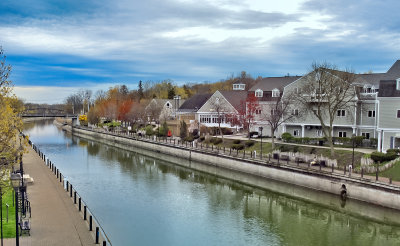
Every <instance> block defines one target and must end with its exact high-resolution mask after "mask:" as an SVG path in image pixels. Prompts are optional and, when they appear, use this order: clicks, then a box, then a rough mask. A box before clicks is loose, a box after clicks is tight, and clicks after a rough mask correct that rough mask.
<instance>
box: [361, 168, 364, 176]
mask: <svg viewBox="0 0 400 246" xmlns="http://www.w3.org/2000/svg"><path fill="white" fill-rule="evenodd" d="M363 177H364V168H363V167H362V168H361V178H363Z"/></svg>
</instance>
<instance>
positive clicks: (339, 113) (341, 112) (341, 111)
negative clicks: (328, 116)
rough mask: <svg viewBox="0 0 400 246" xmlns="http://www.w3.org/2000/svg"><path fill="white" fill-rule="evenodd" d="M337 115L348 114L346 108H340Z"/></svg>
mask: <svg viewBox="0 0 400 246" xmlns="http://www.w3.org/2000/svg"><path fill="white" fill-rule="evenodd" d="M337 116H339V117H344V116H346V110H344V109H339V110H338V111H337Z"/></svg>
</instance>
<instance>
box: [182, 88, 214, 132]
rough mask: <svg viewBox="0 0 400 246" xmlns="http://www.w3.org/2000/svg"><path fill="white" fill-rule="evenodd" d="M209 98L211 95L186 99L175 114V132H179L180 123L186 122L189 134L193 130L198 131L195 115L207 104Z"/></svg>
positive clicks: (198, 126) (198, 95) (198, 125)
mask: <svg viewBox="0 0 400 246" xmlns="http://www.w3.org/2000/svg"><path fill="white" fill-rule="evenodd" d="M211 96H212V94H211V93H206V94H196V95H194V96H192V97H191V98H188V99H186V101H185V102H184V103H183V104H182V105H181V106H180V107H179V109H178V110H177V112H176V114H177V120H178V122H177V123H176V125H177V127H176V128H177V129H176V132H179V131H178V126H179V124H180V121H185V122H186V124H187V125H188V130H189V132H193V130H194V129H200V124H199V122H198V121H196V113H197V111H198V110H199V109H200V108H201V107H202V106H203V105H204V104H205V103H206V102H207V100H208V99H210V97H211Z"/></svg>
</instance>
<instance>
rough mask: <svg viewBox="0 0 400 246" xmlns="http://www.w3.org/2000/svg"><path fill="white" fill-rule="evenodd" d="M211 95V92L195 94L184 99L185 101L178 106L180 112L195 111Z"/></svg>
mask: <svg viewBox="0 0 400 246" xmlns="http://www.w3.org/2000/svg"><path fill="white" fill-rule="evenodd" d="M211 96H212V94H196V95H194V96H192V97H191V98H188V99H186V100H185V102H184V103H183V104H182V105H181V106H180V107H179V109H178V111H180V112H196V111H197V110H199V109H200V108H201V107H202V106H203V105H204V103H206V102H207V100H208V99H209V98H210V97H211Z"/></svg>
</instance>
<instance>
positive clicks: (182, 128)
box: [180, 120, 188, 139]
mask: <svg viewBox="0 0 400 246" xmlns="http://www.w3.org/2000/svg"><path fill="white" fill-rule="evenodd" d="M187 131H188V128H187V124H186V122H185V121H183V120H182V121H181V123H180V137H181V138H182V139H184V138H185V137H186V136H187Z"/></svg>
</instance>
